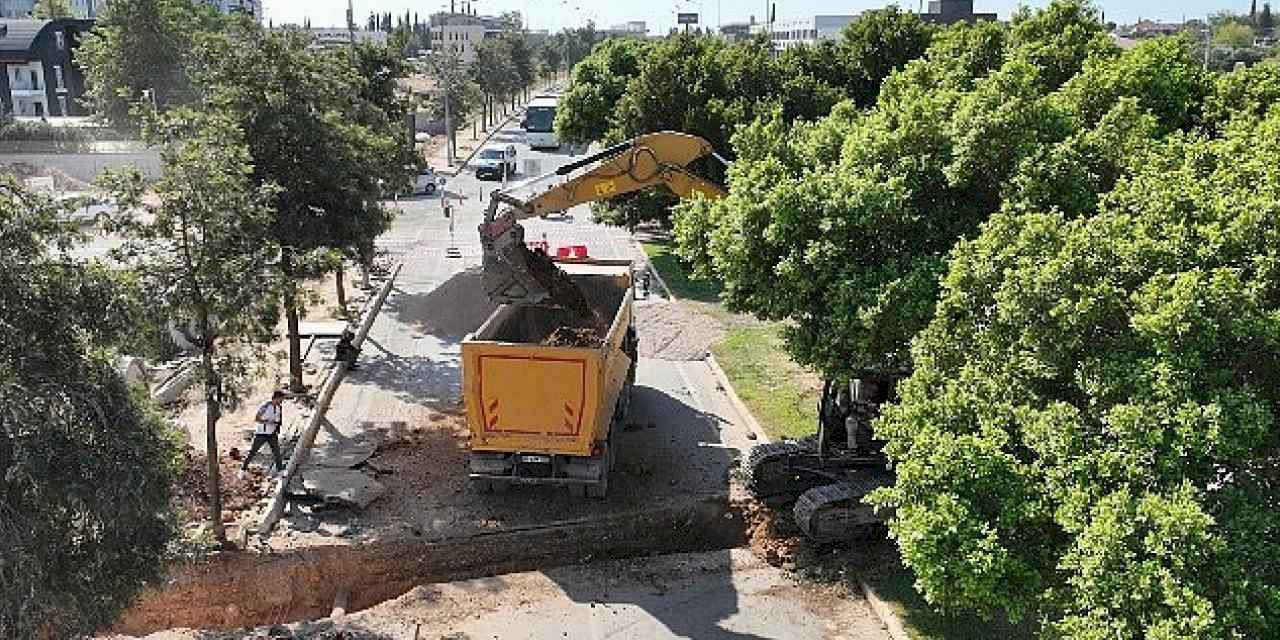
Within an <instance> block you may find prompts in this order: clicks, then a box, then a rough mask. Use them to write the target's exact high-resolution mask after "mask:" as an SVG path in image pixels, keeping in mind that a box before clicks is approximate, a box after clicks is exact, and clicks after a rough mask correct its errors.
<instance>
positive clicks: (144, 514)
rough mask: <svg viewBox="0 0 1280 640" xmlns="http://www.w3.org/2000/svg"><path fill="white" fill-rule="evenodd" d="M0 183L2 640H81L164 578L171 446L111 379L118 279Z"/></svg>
mask: <svg viewBox="0 0 1280 640" xmlns="http://www.w3.org/2000/svg"><path fill="white" fill-rule="evenodd" d="M69 240H70V236H69V234H68V230H67V229H66V228H64V227H63V225H62V224H60V223H59V222H58V221H57V210H56V209H55V208H54V206H53V205H52V203H50V202H49V201H47V200H45V199H43V198H41V197H40V196H37V195H34V194H31V193H28V192H26V191H24V190H23V189H22V188H21V187H19V186H18V185H17V184H16V183H15V182H13V181H12V180H10V179H7V178H4V179H0V317H3V318H4V320H3V321H2V322H0V356H2V357H3V359H4V362H5V366H4V367H2V368H0V537H3V540H4V544H3V545H0V636H3V637H6V638H39V637H72V636H79V635H87V634H91V633H93V632H94V631H95V630H97V629H99V628H101V627H102V626H103V625H106V624H108V623H110V622H111V621H112V620H114V618H115V616H116V615H117V614H118V613H119V612H120V611H121V610H122V609H123V608H124V607H125V606H127V605H128V604H129V603H130V602H131V601H132V599H133V598H134V597H135V596H136V595H137V594H138V592H139V591H140V590H141V589H142V588H143V586H144V585H146V584H148V583H150V582H152V581H154V580H157V579H159V578H160V577H161V576H162V575H163V571H164V566H165V562H164V560H165V558H166V547H167V545H168V543H169V541H170V540H171V539H172V538H173V537H174V536H175V535H176V524H175V523H176V518H175V517H174V513H173V511H172V508H171V503H170V487H171V486H172V482H173V480H174V478H175V476H176V474H177V469H178V460H179V457H178V446H179V445H178V441H177V439H176V438H175V436H174V435H173V434H172V432H170V431H169V430H168V426H167V425H166V421H165V420H164V419H163V417H162V416H160V415H158V414H155V413H152V412H150V411H149V410H148V409H147V408H146V404H145V401H144V400H143V396H142V395H141V394H136V393H135V392H134V390H131V389H129V388H128V387H127V386H126V385H125V382H124V380H123V379H122V378H121V376H120V375H119V374H118V373H117V372H116V370H115V366H114V361H113V358H112V355H111V353H110V352H109V351H107V350H106V346H107V345H109V344H111V343H114V342H116V341H118V340H119V336H120V335H121V334H123V333H125V332H127V331H129V330H130V327H129V326H128V316H127V314H125V313H122V312H121V305H122V302H121V300H122V298H121V296H120V295H119V291H118V289H117V286H116V283H115V277H114V276H113V275H112V274H110V273H109V272H107V271H106V270H105V268H100V267H95V266H92V265H86V264H83V263H79V262H76V261H74V260H72V259H71V258H69V257H68V256H66V255H64V254H63V253H62V252H61V250H60V249H56V248H55V249H51V246H55V245H56V244H61V243H64V242H68V241H69Z"/></svg>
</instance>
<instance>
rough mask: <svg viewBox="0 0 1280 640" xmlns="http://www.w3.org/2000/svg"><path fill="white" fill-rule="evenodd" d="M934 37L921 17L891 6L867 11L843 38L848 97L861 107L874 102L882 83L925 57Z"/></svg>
mask: <svg viewBox="0 0 1280 640" xmlns="http://www.w3.org/2000/svg"><path fill="white" fill-rule="evenodd" d="M931 35H932V29H931V28H930V27H929V25H928V24H925V23H924V22H922V21H921V20H920V17H919V16H917V15H916V14H914V13H910V12H907V11H902V10H900V9H898V7H897V6H892V5H891V6H889V7H888V8H885V9H878V10H875V11H868V12H866V13H864V14H862V16H861V17H859V18H858V19H857V20H854V21H853V22H852V23H850V24H849V26H847V27H845V29H844V34H843V36H842V45H843V47H842V48H843V51H842V54H843V56H842V58H843V62H844V64H845V65H847V66H846V68H847V69H848V71H847V72H846V73H848V74H849V76H850V77H849V78H848V80H847V81H848V82H849V83H850V84H849V85H848V86H847V87H846V90H847V92H848V95H849V97H850V98H851V99H852V100H853V101H854V102H855V103H857V104H858V105H860V106H867V105H870V104H872V103H874V102H875V100H876V96H877V95H879V93H880V83H881V82H883V81H884V79H885V78H887V77H889V74H890V73H892V72H893V71H894V70H896V69H901V68H902V67H903V65H905V64H907V63H908V62H910V61H911V60H914V59H916V58H919V57H920V56H921V55H923V54H924V52H925V49H926V48H928V46H929V39H930V36H931Z"/></svg>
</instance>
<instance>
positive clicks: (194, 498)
mask: <svg viewBox="0 0 1280 640" xmlns="http://www.w3.org/2000/svg"><path fill="white" fill-rule="evenodd" d="M244 453H247V452H244V451H242V452H241V455H243V454H244ZM264 454H265V456H264ZM258 459H259V461H263V460H268V461H269V460H270V459H271V451H270V450H269V449H266V448H265V447H264V449H263V451H261V452H259V453H258ZM208 466H209V465H208V464H207V463H206V458H205V455H204V453H203V452H200V451H196V450H194V449H190V448H188V449H187V450H186V451H184V452H183V454H182V472H181V475H180V476H179V477H178V483H177V485H176V486H175V487H174V499H175V500H176V501H177V503H178V508H179V510H180V511H181V513H182V519H183V520H184V521H186V522H198V521H202V520H207V519H208V517H209V492H208V491H207V489H208V486H209V485H208V482H209V471H208ZM218 467H219V474H218V475H219V478H220V482H221V487H222V509H223V512H224V513H223V515H224V518H225V515H226V512H232V513H236V512H240V511H244V510H246V509H248V508H250V507H252V506H253V505H254V503H256V502H258V501H259V500H261V499H263V498H265V497H266V496H267V488H268V487H267V484H268V483H266V482H264V481H263V480H264V477H265V476H264V475H263V474H264V471H263V467H260V466H258V465H253V466H250V467H249V472H248V473H246V474H245V476H244V477H243V478H242V477H240V473H239V471H240V462H239V461H237V460H233V459H231V458H230V457H227V458H223V459H222V460H220V461H219V464H218Z"/></svg>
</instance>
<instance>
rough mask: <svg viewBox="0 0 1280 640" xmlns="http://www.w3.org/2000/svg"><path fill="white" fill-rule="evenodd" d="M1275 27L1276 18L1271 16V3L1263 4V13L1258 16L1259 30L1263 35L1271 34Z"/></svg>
mask: <svg viewBox="0 0 1280 640" xmlns="http://www.w3.org/2000/svg"><path fill="white" fill-rule="evenodd" d="M1275 26H1276V24H1275V18H1274V17H1272V15H1271V3H1270V2H1264V3H1262V13H1260V14H1258V29H1260V30H1261V31H1262V32H1263V33H1271V30H1272V29H1274V28H1275Z"/></svg>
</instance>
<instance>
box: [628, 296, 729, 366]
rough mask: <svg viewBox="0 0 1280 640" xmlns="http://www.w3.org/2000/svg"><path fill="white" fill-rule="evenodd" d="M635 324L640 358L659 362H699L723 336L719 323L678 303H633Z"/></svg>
mask: <svg viewBox="0 0 1280 640" xmlns="http://www.w3.org/2000/svg"><path fill="white" fill-rule="evenodd" d="M635 322H636V333H637V334H638V335H639V336H640V355H642V356H645V357H649V358H657V359H659V360H702V359H703V358H706V357H707V352H708V351H710V350H711V345H712V344H715V343H716V342H718V341H719V340H720V339H721V338H723V337H724V327H723V326H721V324H720V322H719V321H717V320H716V319H715V318H712V317H711V316H708V315H706V314H704V313H700V312H698V311H697V310H695V309H691V308H689V307H687V306H685V305H683V304H681V303H679V302H670V301H666V300H652V301H637V302H636V305H635Z"/></svg>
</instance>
